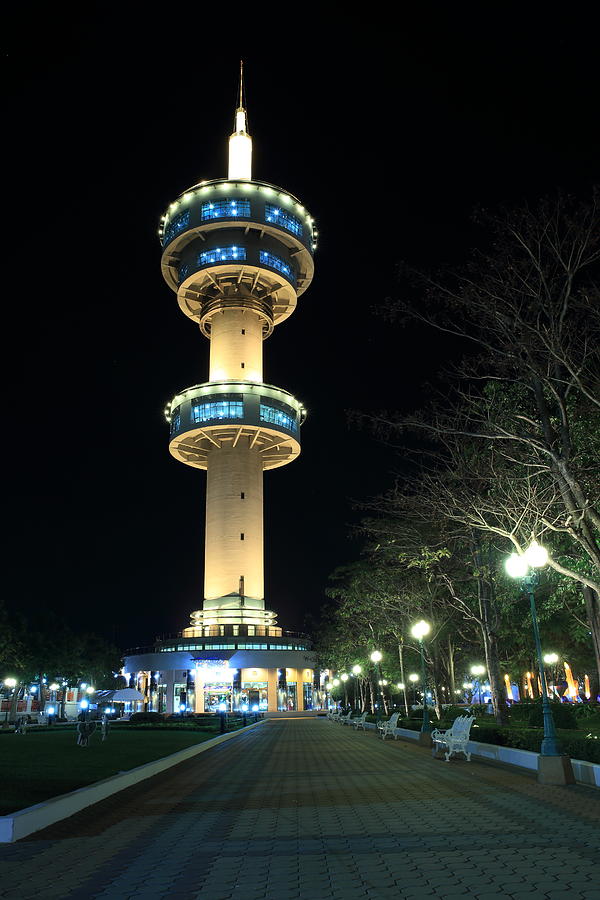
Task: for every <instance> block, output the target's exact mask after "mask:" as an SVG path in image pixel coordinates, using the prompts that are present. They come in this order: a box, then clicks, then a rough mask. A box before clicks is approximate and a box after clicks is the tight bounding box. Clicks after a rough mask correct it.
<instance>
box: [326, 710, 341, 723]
mask: <svg viewBox="0 0 600 900" xmlns="http://www.w3.org/2000/svg"><path fill="white" fill-rule="evenodd" d="M341 714H342V713H341V710H339V709H330V710H329V712H328V713H327V718H328V719H329V721H330V722H337V721H338V719H339V718H340V716H341Z"/></svg>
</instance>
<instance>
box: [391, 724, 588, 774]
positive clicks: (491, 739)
mask: <svg viewBox="0 0 600 900" xmlns="http://www.w3.org/2000/svg"><path fill="white" fill-rule="evenodd" d="M421 725H422V720H421V719H414V718H411V719H402V721H401V725H400V727H401V728H407V729H408V730H410V731H420V730H421ZM449 725H450V723H449V724H448V727H449ZM442 727H446V726H442ZM557 731H558V737H559V740H560V744H561V748H562V751H563V753H566V754H567V755H568V756H570V757H571V758H572V759H582V760H585V761H586V762H592V763H600V739H598V738H594V737H586V736H584V735H583V734H582V733H581V732H575V733H574V732H573V731H567V730H564V729H558V730H557ZM542 738H543V732H542V729H541V728H527V727H515V726H512V727H509V728H501V727H499V726H496V725H492V724H489V725H487V724H486V725H476V724H474V725H473V728H472V729H471V740H473V741H480V742H481V743H482V744H497V745H498V746H500V747H515V748H516V749H517V750H531V751H533V752H534V753H539V752H540V746H541V743H542Z"/></svg>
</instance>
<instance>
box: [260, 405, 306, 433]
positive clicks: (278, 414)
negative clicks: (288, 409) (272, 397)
mask: <svg viewBox="0 0 600 900" xmlns="http://www.w3.org/2000/svg"><path fill="white" fill-rule="evenodd" d="M260 420H261V422H271V424H273V425H279V426H280V428H287V430H288V431H294V432H296V431H298V423H297V422H296V416H295V415H293V414H292V415H289V413H285V412H283V410H282V409H277V408H276V407H275V406H265V405H264V404H263V403H261V404H260Z"/></svg>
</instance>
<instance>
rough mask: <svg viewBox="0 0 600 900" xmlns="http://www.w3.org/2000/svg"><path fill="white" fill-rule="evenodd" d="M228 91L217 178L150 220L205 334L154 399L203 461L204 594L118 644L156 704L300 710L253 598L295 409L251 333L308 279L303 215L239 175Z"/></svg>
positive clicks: (283, 660) (307, 227)
mask: <svg viewBox="0 0 600 900" xmlns="http://www.w3.org/2000/svg"><path fill="white" fill-rule="evenodd" d="M251 163H252V139H251V138H250V135H249V134H248V131H247V123H246V110H245V107H244V100H243V81H242V77H241V73H240V98H239V105H238V108H237V110H236V112H235V119H234V131H233V134H232V135H231V137H230V139H229V174H228V177H227V178H220V179H216V180H213V181H202V182H200V183H199V184H196V185H194V186H193V187H191V188H189V189H188V190H186V191H184V192H183V193H182V194H181V195H180V196H179V197H178V198H177V200H175V201H174V202H173V203H172V204H171V205H170V206H169V209H168V210H167V212H166V213H165V215H164V216H163V217H162V220H161V227H160V232H159V233H160V237H161V242H162V247H163V255H162V272H163V276H164V278H165V281H166V282H167V284H168V285H169V287H170V288H171V289H172V290H173V291H174V292H175V293H176V295H177V301H178V304H179V307H180V309H181V311H182V312H183V313H184V314H185V315H186V316H187V317H188V318H189V319H190V320H191V321H192V322H194V323H195V325H196V326H197V327H198V328H199V330H200V333H201V334H202V335H203V336H204V337H205V338H207V339H208V340H209V341H210V361H209V380H208V381H205V382H202V383H201V384H196V385H193V386H191V387H188V388H185V389H183V390H181V391H180V392H179V393H178V394H177V395H176V396H175V397H174V398H173V399H172V401H171V402H170V403H169V404H168V406H167V409H166V410H165V414H166V418H167V421H168V422H169V426H170V438H169V451H170V453H171V455H172V456H173V457H174V458H175V459H177V460H178V461H179V462H182V463H184V464H185V465H187V466H190V467H191V468H193V469H201V470H203V471H205V472H206V479H207V483H206V520H205V548H204V558H205V566H204V573H205V574H204V602H203V604H202V608H201V609H197V610H194V611H193V612H192V613H191V617H190V618H191V621H190V625H189V626H188V627H187V628H185V629H184V630H183V631H182V632H181V634H179V635H177V636H175V637H173V638H165V639H160V640H157V642H156V643H155V645H154V646H153V647H151V648H142V649H138V650H135V651H130V652H128V653H127V657H126V661H125V671H126V672H127V673H128V674H129V676H130V679H131V682H132V686H133V685H135V686H137V687H138V688H139V689H140V690H141V691H142V692H143V693H144V696H145V697H146V698H147V702H146V706H147V707H148V708H149V709H153V710H157V711H160V712H168V713H173V712H182V711H186V710H187V711H190V712H197V713H202V712H209V711H214V710H216V709H219V708H220V707H223V706H224V708H225V709H229V710H238V709H239V710H246V709H248V710H256V709H258V710H264V711H271V712H275V711H286V710H287V711H292V710H294V711H303V710H309V709H312V708H313V707H314V706H315V705H316V701H315V685H314V669H315V655H314V653H313V652H312V648H311V644H310V641H309V640H308V638H306V637H305V636H303V635H300V634H291V633H288V632H285V631H283V629H282V628H281V627H279V626H278V625H277V623H276V615H275V613H274V612H272V611H270V610H268V609H266V608H265V601H264V571H263V561H264V537H263V477H264V472H266V471H268V470H271V469H277V468H280V467H281V466H285V465H287V464H289V463H291V462H293V461H294V460H295V459H296V458H297V457H298V456H299V454H300V449H301V440H300V430H301V426H302V424H303V422H304V420H305V417H306V412H305V410H304V407H303V406H302V404H301V403H300V402H299V401H298V400H297V399H296V398H295V397H294V396H293V395H292V394H290V393H289V392H288V391H287V390H284V389H283V388H280V387H276V386H275V385H271V384H266V383H265V382H264V381H263V342H264V341H265V340H266V339H267V338H268V337H270V336H271V335H272V334H273V332H274V330H275V328H276V326H277V325H279V324H280V323H282V322H284V321H285V320H286V319H287V318H289V316H291V314H292V313H293V312H294V310H295V308H296V305H297V302H298V298H299V297H300V296H301V295H302V294H303V293H304V291H306V289H307V288H308V286H309V285H310V283H311V280H312V277H313V272H314V264H313V254H314V250H315V248H316V230H315V228H314V223H313V220H312V218H311V217H310V215H309V214H308V212H307V211H306V209H305V208H304V207H303V206H302V204H301V203H300V201H299V200H298V199H297V198H296V197H294V196H292V195H291V194H290V193H288V192H287V191H285V190H283V189H282V188H279V187H276V186H275V185H272V184H268V183H267V182H264V181H256V180H254V179H253V178H252V171H251V168H252V166H251Z"/></svg>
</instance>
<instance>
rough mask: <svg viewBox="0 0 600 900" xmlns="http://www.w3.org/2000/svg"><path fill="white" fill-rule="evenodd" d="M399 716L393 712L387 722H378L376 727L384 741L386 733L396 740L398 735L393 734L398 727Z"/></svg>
mask: <svg viewBox="0 0 600 900" xmlns="http://www.w3.org/2000/svg"><path fill="white" fill-rule="evenodd" d="M399 718H400V713H399V712H398V713H393V714H392V715H391V716H390V718H389V719H388V720H387V722H379V723H378V725H377V727H378V729H379V732H380V734H381V737H382V738H383V740H384V741H385V739H386V737H387V736H388V734H391V735H394V740H398V735H397V734H395V731H396V728H397V727H398V719H399Z"/></svg>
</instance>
